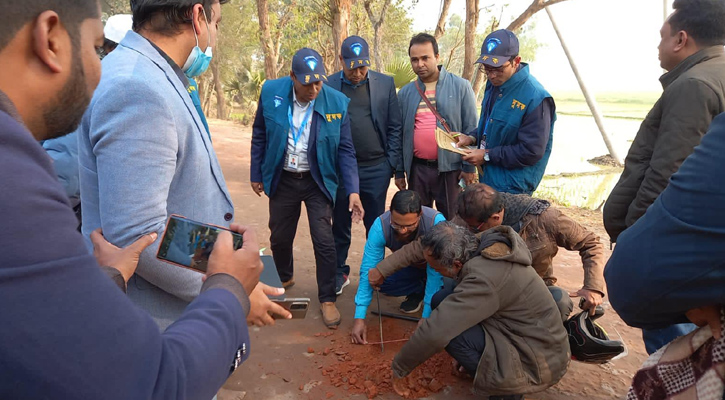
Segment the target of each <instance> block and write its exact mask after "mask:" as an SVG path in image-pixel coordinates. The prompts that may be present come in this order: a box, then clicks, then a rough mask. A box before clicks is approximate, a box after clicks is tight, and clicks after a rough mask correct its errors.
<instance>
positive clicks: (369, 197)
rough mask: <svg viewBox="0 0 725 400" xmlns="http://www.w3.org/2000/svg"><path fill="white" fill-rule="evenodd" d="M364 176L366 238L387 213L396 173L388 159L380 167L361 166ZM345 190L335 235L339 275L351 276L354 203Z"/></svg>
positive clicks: (334, 219)
mask: <svg viewBox="0 0 725 400" xmlns="http://www.w3.org/2000/svg"><path fill="white" fill-rule="evenodd" d="M358 174H359V176H360V202H362V205H363V208H364V209H365V217H364V218H363V224H364V225H365V237H367V234H368V232H369V231H370V227H371V226H373V222H375V219H376V218H377V217H379V216H380V215H381V214H382V213H384V212H385V198H386V197H387V195H388V186H390V178H391V177H392V176H393V170H392V168H390V164H389V163H388V161H387V159H386V160H385V161H383V162H382V163H380V164H378V165H372V166H369V167H364V166H363V167H358ZM346 192H347V191H346V190H345V187H344V186H343V185H342V184H340V186H339V187H338V189H337V196H336V199H335V210H334V212H333V215H332V235H333V236H334V237H335V251H336V252H337V274H338V275H341V274H344V275H350V266H348V265H347V253H348V251H349V250H350V237H351V236H350V227H351V225H352V216H351V215H350V211H348V210H349V205H350V200H349V199H348V196H347V193H346Z"/></svg>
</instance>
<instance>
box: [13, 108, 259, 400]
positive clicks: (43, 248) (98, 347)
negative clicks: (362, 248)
mask: <svg viewBox="0 0 725 400" xmlns="http://www.w3.org/2000/svg"><path fill="white" fill-rule="evenodd" d="M0 114H2V113H0ZM0 118H2V115H0ZM0 124H2V122H0ZM0 129H2V128H0ZM7 133H8V132H7V131H5V130H3V138H4V139H8V138H10V136H7V135H6V134H7ZM20 134H22V135H23V136H26V137H25V138H20V137H18V136H16V137H14V138H13V139H12V140H10V141H5V142H3V146H0V182H2V183H3V190H0V205H2V209H3V211H4V212H5V213H6V217H7V218H8V219H6V220H4V222H6V223H7V224H8V226H13V227H16V228H15V229H3V230H1V231H0V242H1V243H3V244H4V245H5V246H7V247H6V249H5V250H6V251H5V253H4V254H3V262H2V263H0V304H2V305H9V304H15V305H17V304H22V307H6V306H2V307H0V321H3V329H0V354H2V355H3V357H2V360H0V376H2V377H3V378H2V379H0V398H3V399H5V398H13V399H21V398H22V399H26V398H38V397H49V396H52V397H53V398H54V399H60V400H66V399H110V400H116V399H118V400H121V399H211V398H212V397H213V396H214V394H215V393H216V391H217V390H219V388H220V387H221V386H222V385H223V384H224V382H225V381H226V379H227V378H228V376H229V373H230V367H231V365H232V362H233V360H234V357H235V353H236V352H237V349H239V348H244V349H246V350H247V351H246V352H247V353H248V352H249V335H248V331H247V327H246V321H245V317H244V312H243V309H242V306H241V304H240V302H239V301H238V299H237V298H236V297H235V296H234V294H232V293H231V292H229V291H227V290H224V289H210V290H207V291H205V292H204V293H202V294H201V295H199V296H198V297H197V298H196V299H195V300H194V301H193V302H192V303H191V304H190V305H189V306H188V307H187V309H186V310H185V312H184V313H183V314H182V316H181V317H180V318H179V320H178V321H177V322H175V323H174V324H172V325H171V326H169V328H168V329H167V330H166V331H165V332H163V333H162V332H159V328H158V326H157V325H156V324H155V323H154V321H153V320H152V319H151V317H150V315H149V314H148V313H146V312H144V311H143V310H141V309H140V308H138V307H137V306H136V305H134V304H133V303H132V302H131V301H130V300H129V298H128V297H126V296H125V295H124V294H123V293H122V292H121V291H120V290H118V287H116V285H115V284H114V283H113V282H112V281H111V280H110V279H109V278H108V277H107V276H106V275H105V274H104V273H103V272H102V271H101V269H100V268H99V266H98V264H97V263H96V261H95V259H94V258H93V256H92V255H90V254H88V252H87V249H86V247H85V244H84V241H83V237H82V235H81V234H80V233H79V232H77V231H76V229H75V226H76V223H77V221H76V219H75V216H74V214H73V212H72V210H71V209H70V208H69V207H68V205H67V202H66V201H65V194H64V193H63V192H62V189H61V187H60V185H59V183H58V182H57V180H56V178H55V176H54V174H53V171H52V167H51V165H50V164H49V161H48V160H47V156H46V155H45V153H44V151H43V149H42V148H41V147H40V146H39V145H38V144H37V143H35V141H34V140H33V139H32V138H31V136H30V134H29V133H27V132H20ZM7 360H12V362H10V363H8V362H4V361H7ZM69 360H72V362H69ZM51 366H62V368H53V367H51ZM189 377H193V378H192V379H189Z"/></svg>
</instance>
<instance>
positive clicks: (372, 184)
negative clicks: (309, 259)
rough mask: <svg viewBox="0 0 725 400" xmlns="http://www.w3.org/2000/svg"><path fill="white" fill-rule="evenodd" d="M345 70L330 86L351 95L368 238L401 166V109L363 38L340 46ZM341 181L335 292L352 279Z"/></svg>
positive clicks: (337, 204)
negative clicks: (372, 64)
mask: <svg viewBox="0 0 725 400" xmlns="http://www.w3.org/2000/svg"><path fill="white" fill-rule="evenodd" d="M340 61H341V62H342V66H343V67H342V71H339V72H336V73H334V74H332V75H330V76H329V77H328V82H327V85H328V86H330V87H332V88H334V89H336V90H339V91H341V92H342V93H343V94H344V95H345V96H347V97H349V98H350V105H349V106H348V114H349V115H350V128H351V130H352V140H353V143H354V145H355V153H356V157H357V165H358V175H359V177H360V200H361V201H362V204H363V208H364V209H365V217H364V218H363V223H364V224H365V236H367V233H368V232H370V227H371V226H372V225H373V222H375V219H376V218H377V217H378V216H380V214H382V213H384V212H385V198H386V195H387V193H388V186H390V178H392V176H393V172H395V167H396V166H397V165H402V160H403V159H402V157H403V153H402V148H401V146H402V138H401V131H400V129H401V125H400V124H401V122H400V107H399V106H398V97H397V96H396V93H395V82H393V78H391V77H389V76H387V75H384V74H381V73H379V72H375V71H372V70H370V69H369V68H370V49H369V47H368V43H367V42H366V41H365V39H363V38H361V37H360V36H350V37H348V38H347V39H345V40H344V41H343V42H342V48H341V49H340ZM346 198H347V196H346V191H345V187H344V186H343V185H340V187H339V188H338V190H337V201H336V202H335V211H334V215H333V222H332V232H333V235H334V236H335V249H336V250H337V280H336V282H335V292H336V293H337V294H338V295H340V294H342V289H343V288H344V287H345V286H347V285H348V284H349V283H350V280H349V279H348V275H350V266H349V265H347V253H348V250H349V249H350V226H351V219H350V211H349V210H348V207H347V201H346Z"/></svg>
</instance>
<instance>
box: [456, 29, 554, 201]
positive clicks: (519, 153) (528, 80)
mask: <svg viewBox="0 0 725 400" xmlns="http://www.w3.org/2000/svg"><path fill="white" fill-rule="evenodd" d="M476 62H477V63H480V64H481V68H483V69H484V70H485V72H486V76H487V77H488V82H486V91H485V93H484V97H483V103H482V104H481V118H480V119H479V120H478V129H477V130H476V131H475V132H468V131H464V133H468V134H469V135H470V136H467V135H461V136H459V137H458V138H459V145H466V146H468V145H473V144H475V145H476V147H477V149H476V150H473V151H471V152H470V153H469V154H468V155H467V156H464V157H463V160H465V161H468V162H470V163H472V164H475V165H481V166H483V176H481V177H480V178H481V182H483V183H485V184H487V185H489V186H491V187H492V188H494V189H496V190H498V191H500V192H507V193H523V194H528V195H531V194H532V193H534V191H535V190H536V188H537V187H538V186H539V183H540V182H541V178H542V177H543V176H544V171H545V170H546V164H547V163H548V162H549V156H550V155H551V146H552V143H553V133H554V122H555V121H556V106H555V105H554V99H553V98H552V97H551V95H550V94H549V92H547V91H546V89H544V87H543V86H542V85H541V84H540V83H539V81H537V80H536V78H534V77H533V75H531V72H530V71H529V65H528V64H526V63H522V62H521V56H519V40H518V38H517V37H516V35H515V34H514V33H513V32H511V31H509V30H506V29H499V30H497V31H494V32H491V33H490V34H489V35H488V36H486V39H485V40H484V41H483V46H481V57H480V58H479V59H478V61H476Z"/></svg>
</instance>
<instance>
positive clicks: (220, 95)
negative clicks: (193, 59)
mask: <svg viewBox="0 0 725 400" xmlns="http://www.w3.org/2000/svg"><path fill="white" fill-rule="evenodd" d="M210 67H211V74H212V80H213V81H214V90H215V91H216V117H217V118H219V119H226V114H224V106H225V103H226V99H224V89H223V88H222V80H221V76H220V74H219V59H218V58H216V59H212V62H211V65H210Z"/></svg>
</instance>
